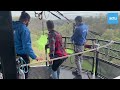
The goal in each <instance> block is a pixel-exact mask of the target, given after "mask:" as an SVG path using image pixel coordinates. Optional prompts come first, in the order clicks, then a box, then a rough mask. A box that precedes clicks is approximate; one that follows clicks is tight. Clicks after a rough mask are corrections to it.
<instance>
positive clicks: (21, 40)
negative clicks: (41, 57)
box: [13, 21, 36, 59]
mask: <svg viewBox="0 0 120 90" xmlns="http://www.w3.org/2000/svg"><path fill="white" fill-rule="evenodd" d="M13 30H14V41H15V50H16V54H27V55H29V56H30V57H31V58H32V59H35V58H36V55H35V54H34V51H33V49H32V46H31V37H30V31H29V29H28V28H27V27H26V25H25V24H24V23H22V22H20V21H13Z"/></svg>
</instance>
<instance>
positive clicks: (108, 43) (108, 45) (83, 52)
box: [20, 41, 114, 67]
mask: <svg viewBox="0 0 120 90" xmlns="http://www.w3.org/2000/svg"><path fill="white" fill-rule="evenodd" d="M113 43H114V41H111V42H110V43H108V44H106V45H103V46H99V47H97V48H94V49H90V50H87V51H83V52H79V53H74V54H71V55H67V56H63V57H58V58H54V59H50V60H41V61H38V62H35V63H32V64H24V65H21V66H20V67H24V66H28V65H29V66H30V65H34V64H38V63H43V62H48V61H55V60H59V59H64V58H68V57H72V56H75V55H79V54H84V53H87V52H91V51H96V50H99V49H101V48H103V47H107V46H109V45H111V44H113Z"/></svg>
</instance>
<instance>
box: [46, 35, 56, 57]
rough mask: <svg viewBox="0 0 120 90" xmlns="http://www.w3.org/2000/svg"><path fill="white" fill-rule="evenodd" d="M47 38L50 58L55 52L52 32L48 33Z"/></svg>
mask: <svg viewBox="0 0 120 90" xmlns="http://www.w3.org/2000/svg"><path fill="white" fill-rule="evenodd" d="M48 40H49V48H50V58H53V57H54V54H55V35H54V33H50V34H49V37H48Z"/></svg>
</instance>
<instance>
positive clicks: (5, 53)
mask: <svg viewBox="0 0 120 90" xmlns="http://www.w3.org/2000/svg"><path fill="white" fill-rule="evenodd" d="M0 61H1V67H2V73H3V79H17V69H16V58H15V49H14V37H13V30H12V16H11V12H10V11H0Z"/></svg>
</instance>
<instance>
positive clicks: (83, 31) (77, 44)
mask: <svg viewBox="0 0 120 90" xmlns="http://www.w3.org/2000/svg"><path fill="white" fill-rule="evenodd" d="M75 22H76V26H75V31H74V34H73V35H72V37H71V41H72V42H73V44H74V52H75V53H79V52H83V51H84V45H85V43H86V37H87V33H88V26H87V25H86V24H85V23H83V22H82V17H81V16H77V17H76V18H75ZM82 60H83V57H82V54H81V55H76V56H75V63H76V66H77V70H76V71H73V72H72V73H73V74H74V75H76V77H75V78H74V79H82V66H81V64H82Z"/></svg>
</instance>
